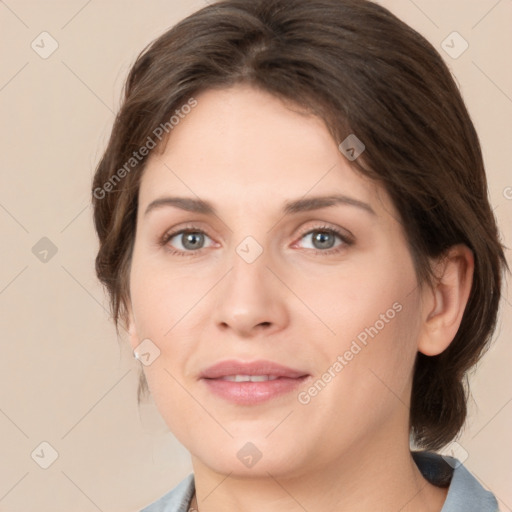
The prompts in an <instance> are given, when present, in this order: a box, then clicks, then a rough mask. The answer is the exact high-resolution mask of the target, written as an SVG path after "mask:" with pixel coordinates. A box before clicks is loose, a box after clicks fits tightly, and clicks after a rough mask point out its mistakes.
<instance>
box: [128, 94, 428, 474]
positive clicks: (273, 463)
mask: <svg viewBox="0 0 512 512" xmlns="http://www.w3.org/2000/svg"><path fill="white" fill-rule="evenodd" d="M196 99H197V102H198V103H197V106H196V107H195V108H194V109H192V111H191V112H190V113H189V114H188V115H187V116H185V117H184V118H183V119H181V120H180V122H179V124H177V125H176V126H175V127H174V128H173V130H172V133H171V136H170V139H169V142H168V145H167V147H166V149H165V152H164V153H163V154H161V155H157V154H155V153H153V154H151V155H150V157H149V160H148V163H147V167H146V170H145V172H144V175H143V178H142V182H141V187H140V193H139V206H138V218H137V228H136V239H135V247H134V253H133V261H132V267H131V275H130V290H131V326H130V332H131V344H132V347H133V348H134V349H137V350H138V352H139V353H140V354H144V355H141V356H140V358H141V360H142V362H143V363H144V364H145V366H144V371H145V374H146V377H147V380H148V385H149V388H150V391H151V393H152V395H153V398H154V400H155V403H156V405H157V407H158V409H159V411H160V413H161V415H162V416H163V418H164V420H165V421H166V423H167V424H168V426H169V428H170V429H171V431H172V432H173V433H174V434H175V436H176V437H177V438H178V439H179V440H180V441H181V442H182V443H183V444H184V445H185V447H186V448H187V449H188V450H189V451H190V452H191V454H192V456H193V457H195V458H196V460H199V461H201V463H202V464H205V465H207V466H208V467H210V468H211V469H213V470H215V471H218V472H222V473H225V474H227V473H230V472H231V473H232V474H240V475H243V474H245V475H251V476H256V475H263V476H267V471H268V472H270V473H271V474H272V475H274V476H277V475H289V476H291V475H294V474H300V472H301V471H305V468H309V469H312V468H315V467H320V466H325V465H326V464H336V463H338V462H339V460H340V457H342V458H345V460H347V458H348V460H350V458H349V457H352V458H354V457H358V458H359V459H360V458H364V457H365V454H371V453H375V450H376V449H377V448H379V447H380V449H381V450H382V447H386V446H387V447H389V448H387V449H389V450H392V449H394V446H393V443H395V445H396V442H398V443H408V415H409V409H408V404H409V396H410V387H411V378H412V368H413V364H414V359H415V355H416V352H417V340H418V336H419V333H420V328H421V318H422V312H421V303H422V301H421V296H420V293H421V292H420V289H419V288H418V284H417V279H416V275H415V272H414V267H413V262H412V258H411V254H410V252H409V250H408V246H407V244H406V239H405V237H404V233H403V230H402V226H401V224H400V222H399V220H398V219H399V216H398V214H397V212H396V210H395V209H394V207H393V205H392V204H391V202H390V199H389V197H388V195H387V194H386V193H385V191H384V190H383V189H382V188H381V187H380V186H378V185H376V184H375V183H374V182H371V181H369V180H368V179H366V178H363V177H362V176H361V175H359V174H356V172H354V171H353V170H352V168H351V166H350V162H349V160H347V158H346V157H345V156H344V154H343V153H341V152H340V150H339V149H338V146H337V144H336V143H335V142H334V141H333V139H332V138H331V136H330V134H329V132H328V130H327V128H326V127H325V125H324V124H323V123H322V121H320V120H319V119H318V118H315V117H307V116H304V115H302V114H299V113H297V112H295V111H291V110H289V109H287V108H286V107H285V106H284V105H283V104H282V103H281V102H280V100H278V99H277V98H276V97H274V96H272V95H268V94H267V93H264V92H261V91H257V90H255V89H252V88H249V87H248V86H241V85H237V86H235V87H233V88H231V89H229V90H215V91H213V90H210V91H207V92H205V93H203V94H201V95H199V96H197V98H196ZM356 135H357V134H356ZM340 142H341V141H340ZM363 142H364V141H363ZM327 196H339V197H340V199H339V201H334V200H331V201H324V200H320V199H319V200H318V201H317V202H316V203H315V202H313V201H312V200H313V199H314V198H324V197H327ZM171 198H182V201H181V203H179V202H177V201H173V200H171ZM200 200H201V201H204V202H206V203H208V205H209V206H208V207H205V205H204V204H203V203H199V201H200ZM155 201H156V202H155ZM327 205H330V206H327ZM210 210H211V211H210ZM212 211H213V212H214V213H212ZM182 230H189V231H190V232H189V233H188V234H187V233H181V234H179V232H181V231H182ZM147 339H149V340H150V341H144V343H143V344H142V345H141V347H140V348H138V346H139V344H140V343H141V342H143V340H147ZM158 351H159V354H158ZM224 361H231V362H233V361H235V362H238V363H240V364H242V365H243V364H244V363H252V362H260V363H261V362H263V363H262V364H256V365H254V366H252V367H251V366H248V367H247V368H243V367H242V368H236V367H233V366H231V367H230V366H229V365H228V366H227V367H224V368H222V367H221V368H220V370H219V372H218V373H217V374H215V375H214V374H213V373H206V375H209V376H210V378H205V372H207V371H208V369H209V368H211V367H212V366H214V365H217V364H218V363H221V362H224ZM265 361H266V362H272V363H275V364H277V365H281V366H284V367H287V368H288V369H289V370H293V372H291V373H290V372H289V373H287V372H286V371H284V370H282V369H276V368H272V367H271V366H268V365H267V363H265ZM234 374H238V375H258V374H259V375H260V378H259V379H254V380H260V382H258V381H256V382H236V381H234V380H233V379H234V377H228V379H225V378H223V376H229V375H234ZM261 374H264V375H271V376H272V377H273V378H272V380H268V381H261V380H262V379H265V377H262V376H261ZM215 376H216V377H217V378H213V377H215ZM274 377H278V378H274ZM247 378H248V377H242V379H241V380H242V381H243V380H247ZM230 379H231V380H230ZM407 446H408V444H407Z"/></svg>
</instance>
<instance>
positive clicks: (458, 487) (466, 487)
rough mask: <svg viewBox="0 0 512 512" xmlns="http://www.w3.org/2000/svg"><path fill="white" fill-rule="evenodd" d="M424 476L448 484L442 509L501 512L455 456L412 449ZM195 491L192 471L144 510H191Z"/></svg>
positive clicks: (462, 511)
mask: <svg viewBox="0 0 512 512" xmlns="http://www.w3.org/2000/svg"><path fill="white" fill-rule="evenodd" d="M412 456H413V459H414V461H415V462H416V465H417V466H418V468H419V470H420V471H421V473H422V475H423V476H424V477H425V479H427V480H428V481H429V482H431V483H432V484H434V485H437V486H440V487H447V486H448V494H447V496H446V500H445V502H444V505H443V508H442V510H441V512H499V509H498V502H497V501H496V498H495V497H494V495H493V494H492V493H491V492H489V491H486V490H485V489H484V488H483V487H482V486H481V485H480V483H479V482H478V480H477V479H476V478H475V477H474V476H473V475H472V474H471V473H470V472H469V471H468V470H467V469H466V468H465V467H464V465H463V464H462V463H461V462H460V461H459V460H458V459H455V458H453V457H448V456H441V455H438V454H436V453H433V452H412ZM194 491H195V480H194V474H193V473H190V474H189V475H188V476H187V477H186V478H185V479H184V480H182V481H181V482H180V483H179V484H178V485H177V486H176V487H175V488H174V489H172V490H171V491H169V492H168V493H167V494H165V495H164V496H162V497H161V498H160V499H159V500H157V501H155V502H154V503H152V504H151V505H149V506H147V507H146V508H144V509H143V510H141V511H140V512H187V511H188V510H189V507H190V502H191V501H192V496H193V495H194Z"/></svg>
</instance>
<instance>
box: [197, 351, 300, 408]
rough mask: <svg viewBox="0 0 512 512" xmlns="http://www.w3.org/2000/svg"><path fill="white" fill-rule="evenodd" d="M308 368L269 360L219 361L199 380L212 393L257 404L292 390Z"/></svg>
mask: <svg viewBox="0 0 512 512" xmlns="http://www.w3.org/2000/svg"><path fill="white" fill-rule="evenodd" d="M308 377H309V374H308V373H307V372H304V371H302V370H297V369H294V368H289V367H287V366H283V365H280V364H277V363H274V362H272V361H263V360H260V361H252V362H247V363H244V362H240V361H235V360H229V361H221V362H220V363H217V364H215V365H213V366H210V367H209V368H207V369H206V370H204V371H203V372H202V373H201V375H200V381H201V382H203V383H205V385H206V387H207V389H208V390H209V391H210V392H211V393H213V394H214V395H216V396H218V397H221V398H223V399H224V400H227V401H229V402H231V403H234V404H236V405H256V404H259V403H261V402H265V401H267V400H270V399H273V398H276V397H278V396H281V395H285V394H287V393H291V392H292V391H294V390H296V388H297V387H298V386H299V385H300V384H302V383H303V382H304V380H306V379H307V378H308Z"/></svg>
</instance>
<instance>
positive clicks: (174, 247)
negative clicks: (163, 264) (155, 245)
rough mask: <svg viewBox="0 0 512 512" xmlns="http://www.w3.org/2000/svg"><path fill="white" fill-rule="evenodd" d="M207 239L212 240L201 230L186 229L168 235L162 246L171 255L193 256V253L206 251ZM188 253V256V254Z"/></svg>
mask: <svg viewBox="0 0 512 512" xmlns="http://www.w3.org/2000/svg"><path fill="white" fill-rule="evenodd" d="M205 239H209V240H211V238H210V237H209V236H208V235H207V234H206V233H205V232H204V231H202V230H201V229H197V228H193V227H190V228H185V229H180V230H179V231H175V232H173V233H166V234H165V235H164V236H163V238H162V240H161V241H160V244H161V245H162V246H165V247H166V248H167V249H168V250H169V251H170V252H171V254H177V255H180V256H191V255H192V254H191V253H194V252H198V251H200V250H201V249H204V248H205V247H204V243H205ZM187 253H188V254H187Z"/></svg>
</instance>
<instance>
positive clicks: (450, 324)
mask: <svg viewBox="0 0 512 512" xmlns="http://www.w3.org/2000/svg"><path fill="white" fill-rule="evenodd" d="M435 270H436V272H435V274H436V280H435V283H434V284H433V285H432V287H428V288H427V287H426V289H425V294H426V297H424V301H423V303H424V311H423V319H422V327H421V333H420V337H419V340H418V350H419V351H420V352H421V353H423V354H425V355H427V356H435V355H438V354H440V353H441V352H443V351H444V350H446V348H448V346H449V345H450V343H451V342H452V341H453V339H454V338H455V335H456V334H457V331H458V329H459V326H460V323H461V321H462V315H463V314H464V310H465V308H466V304H467V302H468V299H469V294H470V292H471V285H472V282H473V272H474V257H473V253H472V251H471V249H469V248H468V247H467V246H465V245H463V244H459V245H455V246H452V247H450V249H449V250H448V251H447V252H446V253H445V254H444V255H443V256H442V257H441V258H440V259H439V260H438V262H437V263H436V269H435Z"/></svg>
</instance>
